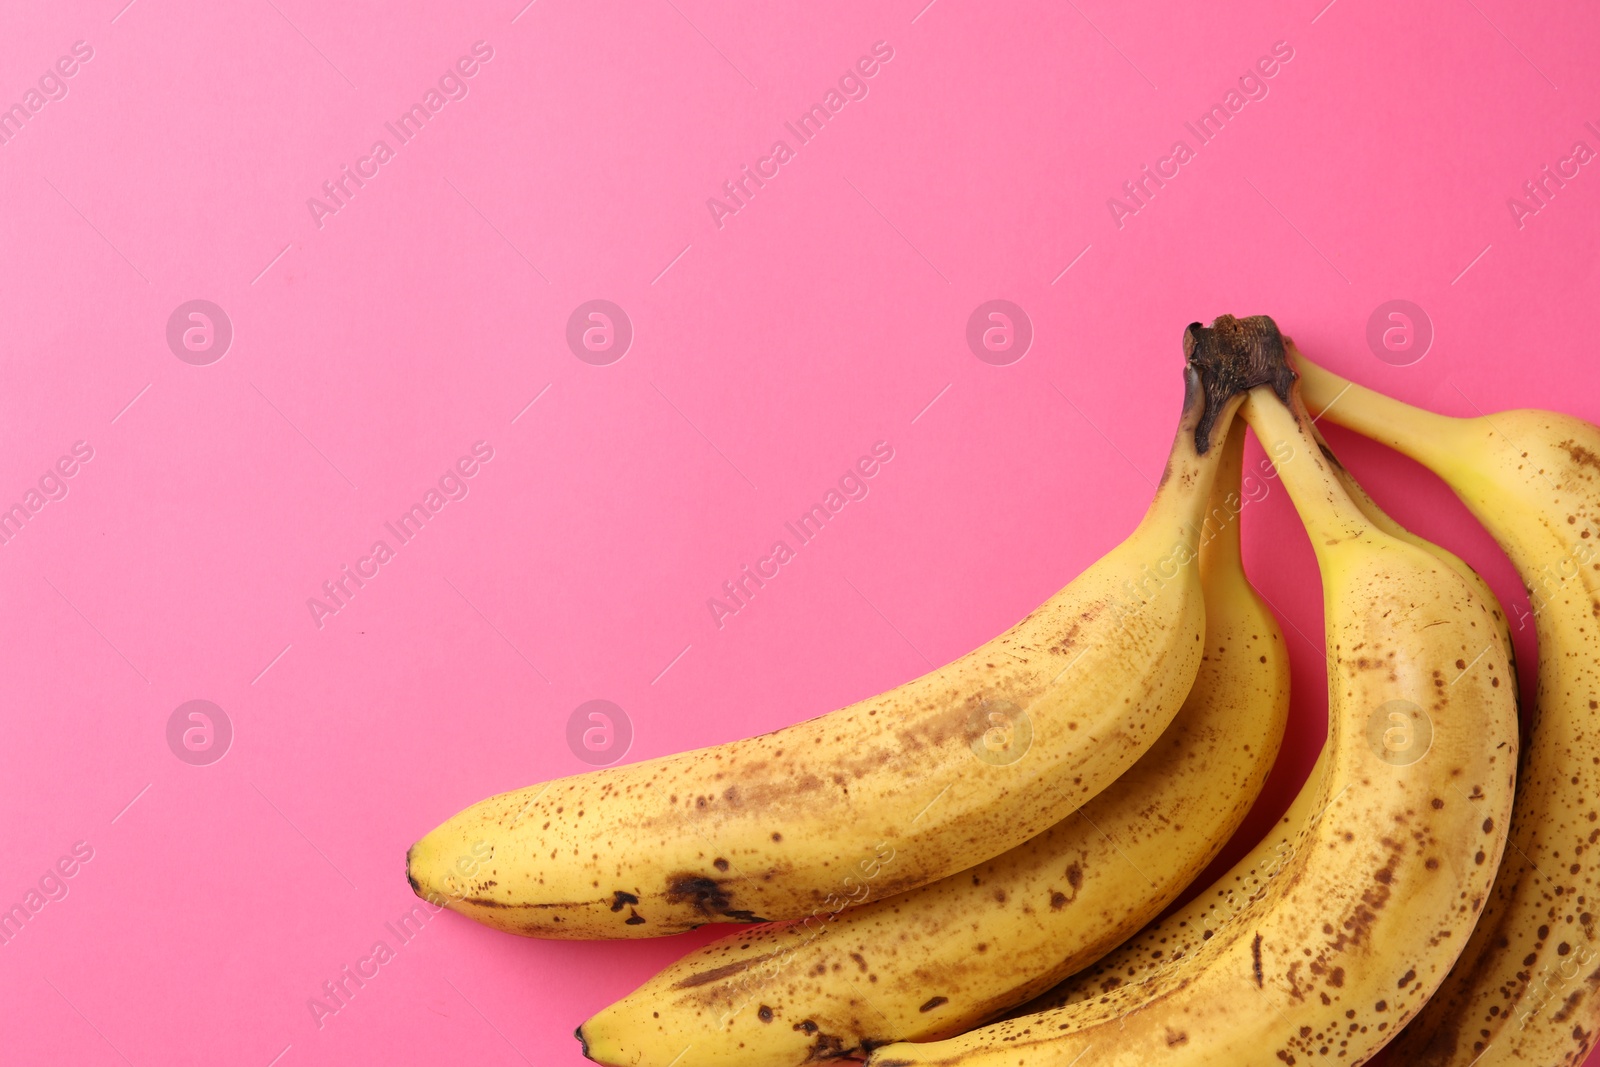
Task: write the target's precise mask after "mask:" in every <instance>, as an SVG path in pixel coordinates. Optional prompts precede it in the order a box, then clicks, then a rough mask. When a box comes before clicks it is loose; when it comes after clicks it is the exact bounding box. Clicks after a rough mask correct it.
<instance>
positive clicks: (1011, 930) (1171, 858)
mask: <svg viewBox="0 0 1600 1067" xmlns="http://www.w3.org/2000/svg"><path fill="white" fill-rule="evenodd" d="M1244 436H1245V427H1244V424H1243V423H1242V422H1238V421H1235V422H1234V424H1233V427H1232V428H1231V430H1230V431H1229V433H1228V437H1227V442H1226V444H1225V445H1224V448H1223V453H1222V460H1221V467H1220V469H1219V472H1218V475H1217V479H1216V484H1215V486H1214V487H1213V489H1212V494H1211V508H1210V511H1209V513H1208V516H1207V522H1206V527H1205V533H1204V535H1203V536H1202V539H1201V545H1200V582H1201V586H1202V588H1203V590H1204V597H1205V610H1206V636H1205V656H1204V659H1203V661H1202V663H1201V665H1200V670H1199V674H1198V676H1197V677H1196V678H1195V683H1194V688H1193V689H1191V690H1190V692H1189V696H1188V698H1187V700H1185V702H1184V704H1183V707H1182V709H1181V710H1180V711H1179V712H1178V715H1177V717H1176V718H1175V719H1173V720H1172V724H1171V725H1170V726H1168V727H1167V730H1166V732H1165V733H1164V734H1162V735H1161V737H1160V739H1159V740H1157V742H1156V743H1155V745H1154V746H1153V747H1152V748H1151V749H1150V751H1148V752H1146V753H1145V754H1144V756H1143V757H1141V758H1140V760H1139V762H1137V763H1135V764H1134V765H1133V767H1132V768H1131V769H1130V770H1128V772H1127V773H1125V774H1124V775H1123V776H1122V777H1121V778H1118V779H1117V780H1116V781H1115V782H1113V783H1112V784H1111V785H1110V786H1109V787H1108V788H1107V789H1106V790H1105V791H1104V792H1103V793H1101V794H1100V795H1099V796H1097V797H1095V798H1094V799H1093V800H1091V801H1089V803H1088V804H1086V805H1085V806H1084V807H1083V808H1082V809H1081V810H1079V811H1078V812H1076V813H1074V814H1072V815H1069V816H1067V818H1066V819H1064V820H1063V821H1061V822H1059V823H1057V824H1056V825H1055V826H1052V827H1051V828H1050V829H1048V830H1046V831H1044V832H1043V833H1042V834H1040V835H1039V836H1037V837H1034V838H1032V839H1030V840H1028V841H1026V842H1024V843H1023V844H1021V845H1018V846H1017V847H1016V848H1013V849H1011V850H1010V851H1009V852H1006V853H1005V854H1003V855H1001V856H998V857H996V858H994V859H992V860H990V861H988V862H986V863H983V864H980V865H978V866H976V867H973V868H971V869H970V870H967V871H963V872H961V873H959V874H955V875H951V876H950V877H948V878H944V879H941V880H940V881H937V882H934V883H932V884H930V885H926V886H923V887H922V888H921V889H917V890H913V891H911V892H909V893H905V894H902V895H900V896H897V897H894V898H893V899H889V900H879V901H874V902H873V903H870V904H866V905H864V906H862V907H859V908H851V909H847V910H845V911H843V912H841V913H839V914H838V915H836V916H832V917H830V920H829V921H825V922H823V923H820V924H816V925H815V926H814V927H813V925H812V924H808V923H782V924H772V925H768V926H763V927H758V928H755V929H751V930H745V931H741V932H739V933H737V934H735V935H733V936H731V937H727V938H724V939H722V940H720V941H717V942H714V943H712V944H710V945H707V946H705V947H703V948H701V949H699V950H697V951H695V952H691V953H689V954H688V955H687V956H685V957H683V958H682V959H680V960H678V961H677V962H676V963H674V964H672V965H671V966H669V967H667V968H666V969H665V970H663V971H662V972H661V973H659V974H657V975H656V976H655V977H654V978H652V979H650V981H648V982H646V983H645V984H644V985H643V986H641V987H640V988H639V989H637V990H636V991H634V992H633V993H631V994H629V995H628V996H627V997H625V998H623V999H622V1000H621V1001H618V1002H617V1003H615V1004H613V1005H611V1006H610V1007H608V1008H606V1009H605V1010H604V1011H602V1012H600V1013H599V1014H598V1015H596V1016H595V1017H594V1018H592V1019H590V1020H589V1021H588V1022H586V1023H584V1024H583V1026H582V1027H580V1028H579V1031H578V1037H579V1039H580V1040H581V1041H583V1043H584V1051H585V1054H586V1055H588V1057H589V1058H590V1059H592V1060H595V1061H596V1062H598V1063H602V1064H607V1065H611V1067H667V1065H668V1064H674V1065H676V1067H724V1065H726V1067H799V1065H801V1064H805V1063H812V1062H815V1061H816V1060H819V1059H823V1058H830V1057H839V1056H848V1055H857V1054H861V1053H863V1052H866V1051H870V1050H871V1049H872V1048H873V1047H874V1046H876V1045H881V1044H885V1043H887V1042H888V1041H890V1040H901V1041H903V1040H926V1039H930V1038H937V1037H943V1036H947V1035H950V1034H955V1033H959V1032H961V1031H963V1030H965V1029H967V1028H969V1027H971V1026H975V1025H977V1024H979V1023H982V1022H985V1021H987V1020H989V1019H992V1018H993V1017H994V1016H995V1014H996V1013H998V1012H1000V1011H1003V1010H1005V1009H1006V1008H1009V1007H1011V1006H1012V1005H1014V1004H1017V1003H1018V1002H1020V1001H1022V1000H1025V999H1027V998H1028V997H1029V996H1031V995H1032V994H1034V993H1035V992H1037V991H1038V990H1040V989H1042V988H1045V987H1047V986H1049V985H1050V984H1051V983H1053V982H1055V981H1057V980H1059V979H1060V978H1061V977H1062V976H1064V975H1066V974H1070V973H1072V972H1073V971H1076V970H1077V969H1078V968H1080V967H1082V966H1083V965H1084V964H1085V963H1087V962H1089V961H1091V960H1093V959H1094V958H1095V957H1097V956H1099V955H1100V954H1101V953H1103V952H1105V951H1106V950H1107V949H1108V948H1110V947H1111V946H1112V945H1115V944H1117V943H1118V942H1120V941H1121V940H1123V939H1124V938H1125V937H1127V936H1128V934H1130V933H1132V932H1133V931H1134V930H1137V929H1138V928H1139V927H1140V926H1142V925H1143V924H1144V923H1146V922H1147V921H1149V920H1150V919H1151V918H1152V917H1153V916H1155V915H1157V914H1159V913H1160V912H1161V910H1162V909H1163V908H1165V907H1166V906H1167V905H1168V904H1169V903H1171V902H1172V900H1173V898H1175V897H1176V896H1177V895H1178V893H1179V892H1180V891H1182V889H1183V887H1184V886H1186V885H1188V884H1189V882H1191V881H1192V880H1193V879H1194V877H1195V876H1196V875H1197V874H1199V873H1200V872H1201V871H1202V870H1204V869H1205V867H1206V865H1207V864H1208V863H1210V862H1211V860H1212V859H1213V858H1214V857H1215V856H1216V854H1217V852H1218V851H1219V850H1220V849H1221V847H1222V845H1223V844H1224V843H1226V841H1227V840H1228V838H1229V837H1230V836H1231V835H1232V833H1233V831H1234V830H1235V829H1237V828H1238V825H1239V822H1240V821H1241V820H1242V819H1243V818H1244V815H1245V813H1246V812H1247V811H1248V810H1249V808H1250V805H1251V803H1252V802H1253V801H1254V799H1255V797H1256V795H1257V793H1259V792H1260V790H1261V785H1262V783H1263V782H1264V781H1265V780H1266V776H1267V773H1268V772H1269V771H1270V770H1271V768H1272V763H1273V760H1274V758H1275V757H1276V754H1277V751H1278V745H1279V743H1280V742H1281V740H1282V738H1283V730H1284V726H1285V722H1286V719H1287V714H1288V702H1289V673H1288V655H1287V652H1286V650H1285V648H1284V642H1283V635H1282V634H1281V633H1280V631H1279V629H1278V625H1277V622H1276V621H1275V620H1274V618H1273V616H1272V612H1271V611H1270V609H1269V608H1268V607H1267V606H1266V604H1265V603H1264V602H1263V601H1262V600H1261V598H1260V597H1259V596H1257V595H1256V593H1255V590H1254V589H1252V588H1251V586H1250V584H1249V582H1248V581H1247V580H1246V578H1245V574H1244V568H1243V563H1242V561H1241V559H1240V555H1239V522H1238V513H1239V508H1240V496H1239V487H1240V464H1241V461H1242V458H1243V453H1244Z"/></svg>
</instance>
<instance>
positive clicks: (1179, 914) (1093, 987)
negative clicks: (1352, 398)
mask: <svg viewBox="0 0 1600 1067" xmlns="http://www.w3.org/2000/svg"><path fill="white" fill-rule="evenodd" d="M1235 428H1237V426H1236V427H1235ZM1311 429H1312V432H1313V433H1314V434H1315V436H1316V439H1317V443H1318V445H1319V446H1320V447H1321V450H1322V454H1323V457H1324V458H1325V459H1326V460H1327V461H1328V465H1329V466H1330V467H1331V468H1332V469H1333V472H1334V474H1335V475H1336V476H1337V477H1338V479H1339V484H1340V486H1341V487H1342V488H1343V489H1344V491H1345V492H1346V493H1347V494H1348V495H1349V497H1350V499H1351V500H1352V501H1353V502H1354V503H1355V504H1356V506H1357V507H1359V508H1360V509H1361V511H1362V513H1363V514H1364V515H1365V516H1366V517H1367V519H1368V520H1370V521H1371V522H1372V524H1373V525H1374V526H1376V527H1377V528H1378V529H1379V530H1382V531H1383V532H1384V533H1386V534H1388V535H1389V536H1390V537H1396V538H1399V539H1400V540H1402V541H1407V542H1409V543H1411V544H1413V545H1416V546H1417V547H1418V548H1421V549H1424V550H1426V551H1428V552H1431V553H1432V554H1433V555H1434V556H1436V557H1438V559H1439V560H1440V561H1441V562H1443V563H1444V564H1445V565H1446V566H1448V567H1449V568H1450V569H1451V570H1453V571H1455V572H1456V573H1457V574H1459V575H1460V576H1461V577H1462V578H1463V579H1464V580H1465V581H1466V582H1467V583H1468V584H1469V585H1471V586H1472V587H1473V590H1474V591H1475V592H1476V593H1477V595H1478V597H1479V599H1480V600H1481V601H1482V602H1483V603H1484V604H1485V605H1486V606H1487V607H1488V608H1489V613H1490V615H1491V616H1492V618H1493V620H1494V633H1495V638H1496V641H1495V652H1496V654H1497V655H1499V656H1500V657H1502V658H1503V659H1504V661H1505V662H1506V663H1507V664H1508V665H1509V664H1514V662H1515V651H1514V649H1513V648H1512V644H1511V633H1510V630H1509V628H1508V626H1507V624H1506V618H1505V613H1504V611H1503V610H1502V609H1501V606H1500V601H1499V599H1498V598H1496V596H1495V595H1494V591H1493V590H1491V589H1490V588H1489V583H1487V582H1485V581H1484V580H1483V578H1482V577H1481V576H1480V575H1479V574H1478V572H1477V571H1475V570H1473V569H1472V567H1471V565H1469V564H1468V563H1467V562H1466V561H1465V560H1463V559H1462V558H1461V557H1460V556H1457V555H1456V554H1455V553H1453V552H1451V551H1449V550H1448V549H1445V548H1441V547H1440V546H1438V545H1436V544H1434V543H1433V542H1431V541H1428V540H1425V539H1424V538H1422V537H1419V536H1417V535H1416V534H1414V533H1412V532H1411V531H1410V530H1408V529H1406V528H1405V527H1404V526H1402V525H1400V523H1398V522H1396V521H1395V520H1394V519H1393V518H1392V517H1391V516H1390V515H1389V514H1388V512H1386V511H1384V510H1383V509H1382V508H1381V507H1379V506H1378V504H1377V502H1376V501H1374V500H1373V499H1372V497H1371V496H1369V495H1368V494H1367V492H1366V490H1365V489H1363V488H1362V487H1361V485H1360V483H1358V482H1357V481H1356V480H1355V478H1354V477H1353V476H1352V475H1351V474H1350V472H1349V471H1348V470H1346V469H1345V467H1344V465H1343V464H1341V463H1340V462H1339V460H1338V458H1337V457H1336V456H1335V455H1334V454H1333V452H1332V450H1330V449H1329V448H1328V445H1327V442H1326V441H1324V440H1323V438H1322V434H1321V432H1320V431H1318V430H1317V429H1316V427H1315V426H1312V427H1311ZM1515 674H1516V671H1515V669H1514V667H1511V666H1508V667H1507V678H1508V681H1507V684H1509V679H1510V678H1511V677H1515ZM1324 769H1325V760H1324V759H1319V761H1318V763H1317V765H1316V767H1315V768H1314V769H1313V770H1312V772H1311V773H1310V775H1308V776H1307V779H1306V786H1305V788H1304V789H1303V790H1302V791H1301V792H1300V793H1299V794H1298V795H1297V796H1296V797H1295V799H1294V800H1293V802H1292V803H1291V804H1290V806H1289V808H1288V810H1286V811H1285V812H1284V814H1283V815H1282V816H1281V817H1280V818H1279V819H1278V821H1277V823H1275V824H1274V826H1273V829H1272V830H1271V831H1270V832H1269V833H1267V834H1266V835H1264V836H1263V838H1262V839H1261V841H1260V842H1258V843H1257V844H1256V846H1255V847H1254V848H1253V849H1251V850H1250V851H1249V852H1248V853H1246V854H1245V855H1244V856H1243V857H1242V858H1241V859H1240V860H1239V862H1238V863H1236V864H1235V865H1234V866H1233V867H1232V868H1231V869H1230V870H1229V871H1228V873H1227V874H1225V875H1223V876H1222V877H1220V878H1218V879H1217V881H1216V882H1215V883H1213V884H1212V885H1211V886H1210V887H1209V888H1208V889H1207V890H1206V891H1205V892H1204V893H1203V894H1201V895H1200V896H1198V897H1196V898H1195V899H1194V900H1192V901H1190V902H1189V903H1188V904H1186V905H1184V906H1183V907H1182V908H1180V909H1178V910H1177V911H1176V912H1174V913H1173V914H1171V915H1169V916H1166V917H1164V918H1162V919H1161V920H1159V921H1157V922H1154V923H1151V924H1150V925H1149V926H1147V927H1145V928H1144V929H1143V930H1141V931H1140V932H1139V933H1138V935H1137V936H1135V937H1133V938H1130V939H1129V940H1128V941H1126V942H1124V943H1123V944H1121V945H1119V946H1118V947H1117V949H1116V950H1115V951H1114V952H1111V953H1108V954H1107V955H1106V956H1104V957H1102V958H1101V959H1100V960H1099V961H1098V962H1096V963H1095V964H1094V965H1093V966H1091V967H1088V968H1086V969H1084V970H1082V971H1078V972H1076V973H1074V974H1073V975H1072V976H1071V977H1070V978H1067V979H1066V980H1065V981H1063V982H1062V983H1061V984H1059V985H1057V986H1056V987H1055V988H1054V989H1051V990H1050V991H1048V992H1047V993H1044V994H1043V995H1041V996H1039V997H1036V998H1034V999H1033V1000H1031V1001H1029V1002H1028V1003H1026V1004H1024V1005H1022V1006H1021V1007H1020V1008H1017V1009H1015V1010H1014V1011H1013V1012H1012V1013H1011V1015H1012V1016H1021V1015H1032V1014H1035V1013H1037V1012H1041V1011H1049V1010H1051V1009H1053V1008H1059V1007H1062V1006H1063V1005H1066V1004H1073V1003H1076V1002H1078V1001H1080V1000H1088V999H1091V998H1093V997H1094V996H1097V995H1099V994H1103V993H1108V992H1110V991H1111V990H1112V989H1115V988H1117V987H1118V986H1121V985H1125V984H1133V983H1139V982H1145V981H1147V980H1148V979H1149V978H1150V976H1151V975H1152V974H1154V973H1156V972H1158V971H1160V970H1161V969H1163V968H1165V967H1168V966H1170V965H1171V964H1172V963H1173V962H1174V961H1175V960H1180V959H1183V958H1184V957H1186V956H1187V955H1189V953H1191V952H1193V951H1194V950H1195V949H1196V948H1197V947H1198V946H1199V945H1200V943H1201V942H1202V941H1203V940H1207V939H1209V938H1210V937H1212V936H1215V932H1216V930H1217V928H1218V927H1220V926H1221V925H1223V924H1225V923H1230V922H1234V921H1237V916H1238V914H1239V913H1240V912H1241V911H1244V910H1245V909H1246V908H1249V907H1252V906H1253V905H1254V904H1255V902H1256V901H1258V900H1260V899H1261V896H1262V895H1263V893H1262V890H1263V887H1264V886H1265V884H1266V882H1267V880H1269V879H1271V878H1272V877H1274V876H1275V875H1276V874H1277V872H1278V871H1279V870H1280V869H1281V868H1282V866H1283V863H1284V861H1285V859H1286V858H1287V857H1288V855H1289V854H1290V853H1291V852H1292V850H1293V848H1294V847H1295V839H1296V836H1297V834H1298V832H1299V828H1300V827H1301V826H1303V825H1304V824H1305V822H1306V820H1307V819H1308V818H1309V817H1310V816H1311V815H1312V814H1313V813H1314V812H1315V811H1316V808H1317V797H1318V795H1319V784H1320V782H1321V779H1322V773H1323V771H1324ZM1512 821H1513V825H1514V824H1515V818H1513V820H1512ZM1158 988H1159V987H1158V986H1157V985H1156V984H1155V983H1152V984H1149V985H1146V986H1145V987H1144V990H1143V992H1144V994H1146V995H1147V996H1148V995H1154V994H1155V993H1156V992H1158Z"/></svg>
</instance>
